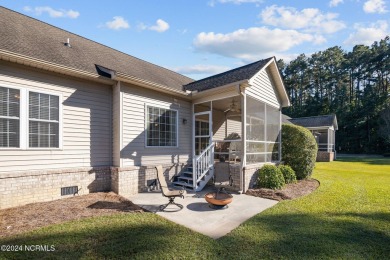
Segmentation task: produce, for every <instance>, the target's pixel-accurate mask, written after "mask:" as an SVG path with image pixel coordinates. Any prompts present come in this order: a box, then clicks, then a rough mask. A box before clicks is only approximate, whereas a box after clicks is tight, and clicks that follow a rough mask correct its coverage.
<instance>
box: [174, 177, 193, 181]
mask: <svg viewBox="0 0 390 260" xmlns="http://www.w3.org/2000/svg"><path fill="white" fill-rule="evenodd" d="M177 178H178V179H180V180H188V181H192V180H193V178H192V177H185V176H179V177H177Z"/></svg>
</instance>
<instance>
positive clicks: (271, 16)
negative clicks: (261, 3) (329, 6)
mask: <svg viewBox="0 0 390 260" xmlns="http://www.w3.org/2000/svg"><path fill="white" fill-rule="evenodd" d="M260 17H261V18H262V21H263V23H265V24H268V25H273V26H280V27H282V28H287V29H303V30H305V32H316V33H326V34H331V33H334V32H337V31H339V30H342V29H344V28H345V27H346V25H345V23H344V22H342V21H339V20H336V18H337V17H338V14H336V13H322V12H321V11H320V10H319V9H317V8H306V9H302V10H301V11H298V10H297V9H295V8H294V7H284V6H280V7H279V6H277V5H272V6H269V7H267V8H265V9H264V10H263V11H262V12H261V13H260Z"/></svg>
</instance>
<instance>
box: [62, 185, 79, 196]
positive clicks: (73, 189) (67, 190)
mask: <svg viewBox="0 0 390 260" xmlns="http://www.w3.org/2000/svg"><path fill="white" fill-rule="evenodd" d="M78 192H79V187H78V186H70V187H62V188H61V196H65V195H75V194H77V193H78Z"/></svg>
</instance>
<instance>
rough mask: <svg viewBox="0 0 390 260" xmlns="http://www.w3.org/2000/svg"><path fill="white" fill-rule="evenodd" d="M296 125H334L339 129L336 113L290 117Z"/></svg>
mask: <svg viewBox="0 0 390 260" xmlns="http://www.w3.org/2000/svg"><path fill="white" fill-rule="evenodd" d="M288 120H289V121H290V122H291V123H293V124H294V125H300V126H303V127H320V126H333V125H335V129H336V130H337V128H338V127H337V119H336V115H323V116H310V117H300V118H291V119H288Z"/></svg>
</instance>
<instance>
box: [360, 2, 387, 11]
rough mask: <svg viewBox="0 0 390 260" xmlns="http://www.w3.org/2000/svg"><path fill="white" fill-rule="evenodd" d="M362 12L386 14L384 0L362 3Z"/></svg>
mask: <svg viewBox="0 0 390 260" xmlns="http://www.w3.org/2000/svg"><path fill="white" fill-rule="evenodd" d="M363 10H364V12H366V13H378V14H384V13H387V10H386V3H385V1H384V0H368V1H366V2H365V3H364V5H363Z"/></svg>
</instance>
